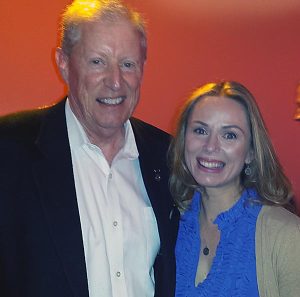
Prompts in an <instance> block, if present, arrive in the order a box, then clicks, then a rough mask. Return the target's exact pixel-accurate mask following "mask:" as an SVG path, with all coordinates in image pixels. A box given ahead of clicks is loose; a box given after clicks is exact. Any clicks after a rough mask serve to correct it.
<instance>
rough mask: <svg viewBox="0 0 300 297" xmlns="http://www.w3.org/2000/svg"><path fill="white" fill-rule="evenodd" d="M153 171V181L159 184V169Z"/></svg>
mask: <svg viewBox="0 0 300 297" xmlns="http://www.w3.org/2000/svg"><path fill="white" fill-rule="evenodd" d="M153 171H154V179H155V180H156V181H158V182H159V181H160V180H161V175H160V169H154V170H153Z"/></svg>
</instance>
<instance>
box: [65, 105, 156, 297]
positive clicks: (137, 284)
mask: <svg viewBox="0 0 300 297" xmlns="http://www.w3.org/2000/svg"><path fill="white" fill-rule="evenodd" d="M66 121H67V128H68V135H69V142H70V147H71V155H72V164H73V172H74V179H75V188H76V194H77V201H78V207H79V214H80V222H81V229H82V236H83V243H84V252H85V261H86V268H87V277H88V286H89V294H90V297H99V296H105V297H123V296H124V297H141V296H143V297H148V296H149V297H150V296H151V297H153V296H154V273H153V264H154V261H155V258H156V255H157V253H158V250H159V247H160V239H159V234H158V229H157V223H156V218H155V215H154V212H153V209H152V207H151V203H150V200H149V197H148V195H147V192H146V189H145V186H144V182H143V179H142V174H141V171H140V165H139V159H138V150H137V147H136V143H135V139H134V134H133V131H132V127H131V124H130V122H129V121H127V122H126V123H125V144H124V147H123V148H122V149H121V150H120V151H119V153H118V154H117V155H116V157H115V158H114V160H113V162H112V164H111V166H109V164H108V162H107V161H106V159H105V157H104V155H103V154H102V151H101V149H100V148H99V147H97V146H96V145H94V144H91V142H90V141H89V139H88V137H87V135H86V133H85V131H84V129H83V128H82V126H81V124H80V123H79V121H78V120H77V118H76V117H75V115H74V114H73V112H72V111H71V108H70V105H69V102H68V100H67V102H66ZM74 261H76V259H74Z"/></svg>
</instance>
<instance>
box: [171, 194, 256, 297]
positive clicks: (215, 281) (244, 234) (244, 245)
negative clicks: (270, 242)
mask: <svg viewBox="0 0 300 297" xmlns="http://www.w3.org/2000/svg"><path fill="white" fill-rule="evenodd" d="M252 199H255V200H257V199H259V198H258V197H257V193H256V191H254V190H252V189H247V190H245V191H244V192H243V193H242V196H241V198H240V199H239V200H238V201H237V203H236V204H235V205H234V206H233V207H232V208H231V209H229V210H228V211H226V212H223V213H221V214H220V215H219V216H218V217H217V218H216V219H215V221H214V223H215V224H217V225H218V228H219V230H220V234H221V237H220V242H219V245H218V247H217V251H216V256H215V258H214V260H213V263H212V266H211V270H210V272H209V274H208V276H207V278H206V279H205V280H204V281H203V282H202V283H200V284H199V285H198V286H197V287H195V277H196V272H197V266H198V259H199V250H200V245H201V242H200V234H199V231H200V226H199V212H200V207H201V194H200V193H199V192H195V194H194V197H193V200H192V203H191V205H190V207H189V209H188V210H187V211H186V212H185V213H184V215H183V216H182V217H181V220H180V225H179V233H178V238H177V243H176V265H177V267H176V294H175V296H176V297H200V296H201V297H202V296H207V297H216V296H218V297H234V296H236V297H256V296H259V292H258V286H257V278H256V263H255V226H256V220H257V216H258V214H259V212H260V210H261V205H260V204H258V203H251V200H252ZM249 201H250V203H249Z"/></svg>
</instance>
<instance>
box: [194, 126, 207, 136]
mask: <svg viewBox="0 0 300 297" xmlns="http://www.w3.org/2000/svg"><path fill="white" fill-rule="evenodd" d="M194 132H195V133H196V134H200V135H207V132H206V131H205V129H203V128H196V129H194Z"/></svg>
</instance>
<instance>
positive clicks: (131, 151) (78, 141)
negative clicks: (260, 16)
mask: <svg viewBox="0 0 300 297" xmlns="http://www.w3.org/2000/svg"><path fill="white" fill-rule="evenodd" d="M65 112H66V122H67V129H68V136H69V142H70V147H71V149H72V150H74V149H77V148H79V147H82V146H83V145H88V146H94V144H92V143H91V142H90V140H89V139H88V137H87V135H86V133H85V131H84V129H83V127H82V125H81V124H80V122H79V121H78V119H77V118H76V116H75V115H74V113H73V111H72V110H71V107H70V103H69V99H68V98H67V100H66V106H65ZM124 128H125V143H124V146H123V147H122V148H121V150H120V151H119V152H118V154H117V156H116V157H118V158H126V159H136V158H138V156H139V153H138V150H137V146H136V142H135V137H134V133H133V129H132V126H131V123H130V121H129V120H127V121H126V122H125V124H124ZM99 149H100V150H101V148H99ZM101 152H102V151H101Z"/></svg>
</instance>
